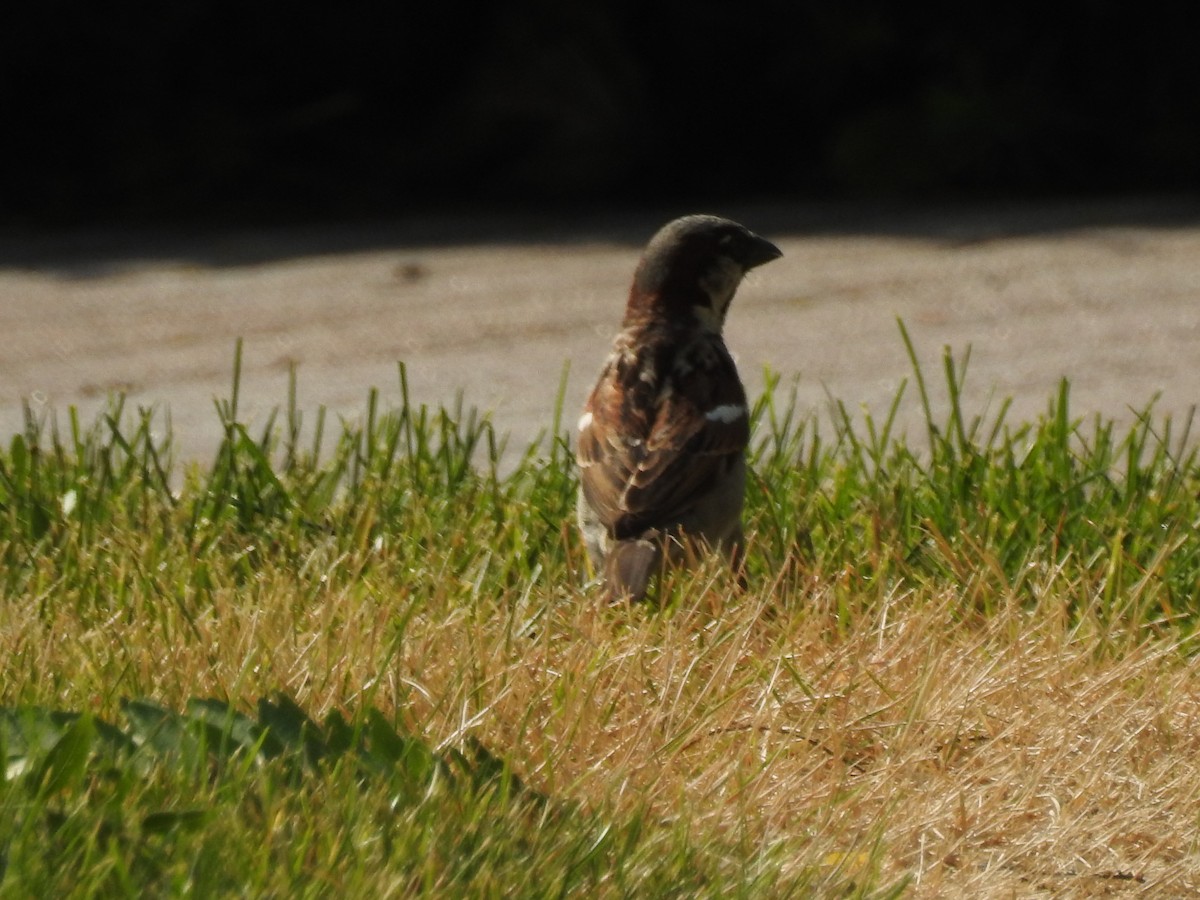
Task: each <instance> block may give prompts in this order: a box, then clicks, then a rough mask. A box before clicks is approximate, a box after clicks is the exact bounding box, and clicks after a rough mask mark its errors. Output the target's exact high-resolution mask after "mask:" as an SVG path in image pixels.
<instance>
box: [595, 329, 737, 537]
mask: <svg viewBox="0 0 1200 900" xmlns="http://www.w3.org/2000/svg"><path fill="white" fill-rule="evenodd" d="M682 352H688V353H689V357H688V358H689V360H690V362H691V366H690V367H684V368H683V369H675V368H671V369H669V370H667V372H668V374H666V375H665V376H664V378H663V380H662V382H661V383H660V385H658V386H657V389H656V390H655V391H653V392H651V391H647V390H642V389H640V388H641V387H642V385H643V384H645V379H642V380H641V382H640V383H639V384H622V383H621V378H620V374H621V373H619V372H616V371H615V370H614V368H613V367H612V366H610V367H609V369H608V370H606V372H605V373H604V375H602V377H601V380H600V382H599V383H598V384H597V386H596V390H595V391H594V392H593V394H592V398H591V400H589V404H588V410H589V412H590V413H591V416H592V417H591V420H590V422H589V423H588V424H587V425H586V426H585V427H584V428H582V429H581V430H580V435H579V450H578V456H579V463H580V471H581V478H582V484H583V491H584V496H585V498H586V499H587V500H588V502H589V503H590V504H591V506H592V508H593V509H595V510H596V511H597V513H598V515H599V516H600V519H601V521H603V522H604V524H605V525H606V527H607V528H608V529H609V532H610V534H612V536H613V537H615V538H617V539H618V540H621V539H625V538H630V537H637V536H639V535H640V534H642V533H643V532H645V531H646V530H648V529H652V528H663V527H670V526H671V525H673V524H675V523H676V521H677V520H678V519H679V517H680V516H681V515H683V513H685V512H686V511H687V510H688V508H689V507H690V506H691V505H692V504H693V503H694V502H695V500H696V498H697V497H698V496H701V495H702V494H703V493H704V492H706V491H707V490H709V489H710V488H711V487H712V485H713V483H714V481H715V480H716V479H717V478H718V477H719V476H721V475H723V474H725V473H726V472H727V471H728V467H729V461H730V458H731V457H736V456H738V455H740V454H741V453H742V452H743V451H744V450H745V448H746V445H747V443H748V442H749V439H750V425H749V420H748V417H747V414H746V396H745V391H744V390H743V389H742V385H741V382H740V380H739V379H738V376H737V370H736V368H735V367H734V364H733V360H732V359H731V358H730V357H729V353H728V351H726V350H725V348H724V345H723V344H720V343H719V341H717V340H713V341H710V342H706V344H705V345H702V346H700V347H699V348H697V347H696V346H694V345H693V346H690V347H688V348H684V350H683V351H682ZM677 374H678V377H676V375H677ZM714 413H715V414H714Z"/></svg>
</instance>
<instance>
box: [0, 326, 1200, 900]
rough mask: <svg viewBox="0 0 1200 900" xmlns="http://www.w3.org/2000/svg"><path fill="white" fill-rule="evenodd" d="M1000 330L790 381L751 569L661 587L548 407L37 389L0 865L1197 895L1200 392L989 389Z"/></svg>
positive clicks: (170, 891)
mask: <svg viewBox="0 0 1200 900" xmlns="http://www.w3.org/2000/svg"><path fill="white" fill-rule="evenodd" d="M901 336H902V338H903V340H904V341H905V342H906V344H907V342H908V336H907V333H906V332H904V330H903V327H901ZM909 350H910V355H913V354H911V345H910V346H909ZM238 359H240V354H239V355H238ZM968 360H969V352H967V353H963V354H961V355H959V356H958V357H955V356H954V355H952V354H951V353H949V352H947V353H946V354H945V356H944V358H943V368H942V370H941V371H940V372H939V373H938V374H937V377H936V378H934V377H930V376H929V374H928V373H924V372H922V371H921V369H920V368H919V367H918V366H917V364H916V362H915V355H914V365H913V374H912V377H911V378H910V380H909V382H908V384H907V385H906V386H905V388H903V389H902V390H901V391H900V392H899V393H898V394H897V396H896V400H895V404H894V405H893V407H892V408H891V409H890V410H889V411H887V412H886V413H885V414H884V415H883V416H880V417H876V418H873V417H872V416H870V415H869V414H867V413H864V412H859V411H857V410H856V409H854V408H853V407H852V406H848V405H846V404H844V403H841V402H838V401H836V400H831V402H830V404H829V408H828V409H826V410H808V409H800V408H798V407H797V404H796V403H795V401H794V398H792V397H790V396H789V392H788V388H787V385H785V384H781V383H780V382H779V380H778V379H772V378H768V389H767V391H766V392H765V393H764V395H763V396H762V397H761V398H760V399H759V400H758V402H757V404H756V408H755V412H754V421H755V429H754V435H755V438H754V449H753V454H752V469H753V472H754V476H753V477H752V479H751V484H750V488H749V492H748V499H747V502H748V518H749V529H748V531H749V535H750V542H749V563H748V564H749V568H750V573H749V586H748V588H747V589H746V590H739V589H738V588H737V587H736V585H735V583H734V581H733V580H732V579H731V578H730V577H729V576H728V574H727V573H725V572H724V571H722V569H721V568H720V567H719V566H718V565H715V564H712V565H707V566H704V567H701V568H700V569H699V570H697V571H691V572H680V573H676V574H674V575H672V576H670V577H668V578H666V579H665V580H664V582H663V583H662V584H661V585H660V586H659V589H658V591H657V594H656V596H655V598H654V601H653V602H649V603H645V604H641V605H637V606H632V607H630V606H616V607H608V606H604V605H602V604H601V603H600V602H599V600H598V599H597V592H596V591H595V590H594V589H593V588H592V587H590V586H589V584H588V578H589V573H588V572H587V570H586V562H585V557H586V554H585V553H584V552H583V549H582V546H581V543H580V541H579V539H578V537H577V535H576V534H575V532H574V530H573V526H572V524H571V518H572V510H573V503H574V490H575V475H574V471H573V468H572V459H571V450H570V447H569V444H568V436H567V435H566V434H565V432H564V429H563V428H562V427H561V424H562V423H561V422H560V421H559V420H558V418H557V417H556V420H555V421H553V422H551V423H547V431H546V433H545V434H544V436H543V437H542V438H541V439H540V440H539V441H538V442H537V443H535V444H534V445H533V446H531V447H529V448H505V447H504V442H503V440H502V439H501V438H500V437H499V436H497V435H496V434H495V433H494V431H493V429H492V427H491V425H490V423H489V421H488V419H487V417H486V416H483V415H479V414H477V413H475V412H474V411H472V410H469V409H466V408H463V407H462V406H461V405H459V406H457V407H455V408H452V409H427V408H425V407H418V406H415V405H413V404H410V403H408V402H405V403H403V404H402V405H400V406H399V407H398V408H396V409H389V410H384V409H380V408H379V404H378V402H377V401H376V399H375V395H374V394H373V393H372V394H371V395H369V396H368V398H367V401H366V406H365V410H364V413H363V416H362V419H361V421H359V422H354V423H338V424H336V425H335V424H334V423H331V422H328V421H326V420H325V419H324V417H323V416H320V415H318V416H316V417H315V418H314V419H313V420H311V421H307V420H305V417H304V415H303V414H302V413H301V412H300V405H299V403H298V401H297V398H296V397H295V394H294V390H293V392H292V393H291V395H290V396H289V397H288V398H287V400H286V403H285V404H284V405H283V406H281V408H280V411H279V414H278V416H276V417H275V418H274V419H273V421H272V422H270V423H268V424H267V426H266V427H265V428H263V429H261V430H258V431H256V432H254V433H251V432H250V431H248V430H247V428H246V427H245V426H244V425H242V424H241V422H240V420H239V417H238V400H237V390H238V383H239V372H238V368H239V363H237V362H235V367H234V368H235V371H234V378H233V387H232V389H231V394H230V397H229V398H228V399H226V400H223V401H220V402H219V403H218V404H217V408H216V410H215V411H214V415H215V416H218V417H219V419H220V422H221V425H222V427H223V428H224V434H225V439H224V442H223V443H222V445H221V448H220V450H219V452H218V453H217V455H216V458H215V459H214V460H213V461H212V463H211V465H209V466H206V467H203V468H200V467H192V468H187V469H181V468H180V467H178V466H177V465H176V464H175V463H174V462H173V460H172V452H171V438H170V422H169V417H168V415H167V413H166V412H165V411H163V410H131V409H128V408H127V407H126V406H125V404H124V403H123V401H122V400H121V399H120V398H114V400H113V402H112V405H111V409H110V411H109V412H108V414H106V415H105V416H103V417H101V418H100V419H99V420H98V421H96V422H94V423H83V422H80V421H79V420H78V417H77V416H75V415H74V414H72V413H70V412H69V411H61V412H60V417H59V418H57V419H53V418H52V419H49V420H45V419H42V420H39V419H37V418H35V417H34V415H33V414H32V413H31V414H30V415H29V416H28V420H29V421H28V424H27V428H26V432H25V433H24V434H22V435H18V436H16V437H14V438H13V439H12V440H11V442H9V444H8V446H7V447H5V448H3V449H2V450H0V584H2V585H3V595H2V598H0V754H2V755H3V757H4V761H5V767H4V769H3V771H2V773H0V774H2V780H0V896H2V897H10V896H11V897H26V896H44V897H50V896H64V897H66V896H112V895H116V896H124V895H138V896H155V895H158V896H162V895H168V896H176V895H195V896H212V895H224V894H237V895H247V896H289V897H290V896H330V895H338V894H342V895H345V896H372V897H387V896H411V895H420V894H425V895H433V896H480V895H483V896H493V895H517V896H551V895H554V896H561V895H564V894H569V895H586V896H630V895H632V896H667V895H669V896H712V897H717V896H720V897H726V896H746V897H770V896H783V895H791V896H803V897H807V896H839V897H842V896H862V897H886V896H926V897H936V896H945V897H962V896H972V897H993V896H994V897H1010V896H1018V897H1026V896H1028V897H1033V896H1056V897H1057V896H1079V897H1090V896H1097V895H1121V894H1128V895H1129V896H1135V895H1137V896H1141V895H1147V894H1149V895H1157V896H1172V897H1188V896H1200V852H1198V849H1200V848H1198V847H1197V825H1198V822H1200V768H1198V767H1197V766H1196V764H1195V760H1196V759H1197V758H1200V680H1198V679H1197V677H1196V674H1197V673H1196V668H1197V664H1196V649H1197V648H1196V643H1195V626H1196V618H1197V614H1198V613H1200V541H1198V540H1197V538H1196V530H1197V527H1198V526H1200V496H1198V495H1200V464H1198V461H1197V457H1196V453H1195V451H1194V450H1193V449H1192V447H1193V443H1194V442H1193V441H1192V440H1190V439H1189V434H1188V425H1189V424H1190V423H1188V422H1182V423H1180V422H1171V421H1169V420H1167V419H1165V418H1159V417H1156V416H1155V414H1154V412H1153V406H1152V404H1148V405H1147V406H1146V407H1145V411H1144V413H1143V414H1142V415H1141V416H1140V417H1139V418H1138V421H1137V423H1136V424H1135V425H1134V426H1133V427H1131V428H1129V429H1128V430H1125V431H1121V432H1119V433H1118V432H1117V430H1116V429H1115V428H1114V426H1113V425H1112V424H1111V423H1109V422H1106V421H1104V420H1102V419H1092V420H1088V421H1080V420H1077V419H1075V418H1073V417H1072V414H1071V411H1070V405H1069V401H1070V392H1069V386H1068V385H1067V383H1066V382H1064V383H1063V384H1062V386H1061V388H1060V390H1059V391H1058V392H1057V394H1056V395H1055V396H1053V397H1050V398H1048V399H1047V407H1046V412H1045V414H1044V415H1042V416H1041V417H1039V418H1037V419H1036V420H1035V421H1030V422H1009V421H1007V419H1006V415H1005V412H1006V408H1005V405H1004V404H1003V403H1001V404H998V405H997V406H996V408H995V409H993V410H989V411H983V412H981V413H978V414H975V413H973V412H971V411H968V410H965V409H963V408H962V403H961V402H960V400H959V397H960V390H961V387H962V383H963V380H964V378H965V377H966V368H967V362H968ZM399 377H400V379H401V385H402V393H403V395H404V396H405V397H407V392H406V391H404V390H403V388H404V381H405V371H404V369H403V367H401V368H400V372H399ZM934 392H938V393H939V394H940V393H943V392H944V393H946V394H947V395H948V399H949V401H950V402H949V408H950V410H951V412H950V414H949V415H948V417H946V419H945V420H944V421H936V422H935V421H934V420H933V416H932V413H929V412H928V411H929V410H931V409H932V408H933V407H934V404H932V403H931V402H930V396H931V394H933V393H934ZM1135 399H1136V398H1135ZM909 401H912V402H919V403H922V404H923V405H924V408H925V410H926V411H927V416H926V423H927V430H926V432H925V433H922V434H915V435H913V434H907V435H906V434H897V433H895V432H894V429H893V427H892V423H893V420H894V415H895V412H896V410H897V409H899V406H900V404H901V403H902V402H909ZM561 406H562V404H561V398H560V404H559V408H560V410H561ZM562 418H563V419H564V420H571V419H573V416H572V415H570V414H569V411H567V412H564V413H563V415H562Z"/></svg>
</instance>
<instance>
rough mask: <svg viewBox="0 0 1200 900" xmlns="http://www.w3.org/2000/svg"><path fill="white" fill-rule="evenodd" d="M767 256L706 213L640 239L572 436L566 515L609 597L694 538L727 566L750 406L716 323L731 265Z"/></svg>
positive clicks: (682, 553)
mask: <svg viewBox="0 0 1200 900" xmlns="http://www.w3.org/2000/svg"><path fill="white" fill-rule="evenodd" d="M781 255H782V254H781V252H780V250H779V248H778V247H776V246H775V245H774V244H772V243H771V242H770V241H768V240H766V239H764V238H762V237H759V236H758V235H757V234H754V233H753V232H751V231H749V230H748V229H746V228H745V227H743V226H741V225H739V224H737V223H736V222H731V221H730V220H728V219H723V218H720V217H718V216H708V215H695V216H684V217H683V218H680V219H675V220H674V221H672V222H668V223H667V224H666V225H664V226H663V227H662V228H661V229H660V230H659V231H658V232H657V233H656V234H655V235H654V237H652V238H651V239H650V242H649V244H647V245H646V249H645V251H644V252H643V254H642V258H641V261H640V262H639V263H638V266H637V269H636V270H635V272H634V275H633V284H632V286H631V287H630V289H629V300H628V302H627V303H626V306H625V317H624V319H623V321H622V322H621V330H620V332H619V333H618V334H617V336H616V338H615V340H614V341H613V345H612V351H611V353H610V354H609V356H608V358H607V360H606V361H605V363H604V366H603V369H602V370H601V372H600V378H599V380H598V381H597V382H596V386H595V387H594V388H593V389H592V392H591V394H590V396H589V397H588V400H587V403H586V404H585V405H584V408H583V414H582V416H581V417H580V419H579V429H578V430H579V433H578V441H577V448H576V449H577V452H576V461H577V463H578V465H579V493H578V496H577V501H576V518H577V519H578V524H579V529H580V531H581V533H582V535H583V539H584V543H585V544H586V546H587V551H588V555H589V557H590V558H591V560H592V564H593V566H594V567H595V569H596V570H597V571H598V572H600V573H601V574H602V575H603V578H604V583H605V592H606V596H607V599H608V600H609V601H610V602H614V601H617V600H621V599H625V598H627V599H629V600H633V601H638V600H642V599H643V598H644V597H645V596H646V592H647V590H648V587H649V584H650V580H651V579H652V578H653V577H654V575H655V574H657V573H658V572H659V570H660V569H661V568H662V566H663V565H664V564H666V563H672V564H676V563H680V562H685V561H690V560H692V559H694V558H695V557H696V555H697V554H698V553H699V552H703V551H706V550H715V551H718V552H722V553H724V554H727V555H728V556H729V558H730V561H731V562H732V564H733V566H734V569H735V571H739V570H740V563H741V555H742V504H743V501H744V495H745V482H746V446H747V444H748V443H749V441H750V415H749V409H748V407H747V405H746V391H745V388H743V387H742V382H741V379H740V378H739V377H738V373H737V367H736V366H735V365H734V362H733V358H732V357H731V356H730V354H729V350H728V348H726V346H725V340H724V338H723V337H722V335H721V332H722V328H723V326H724V324H725V315H726V313H727V312H728V311H729V304H730V302H731V301H732V300H733V295H734V293H735V292H736V291H737V288H738V285H739V284H741V281H742V277H743V276H744V275H745V274H746V273H747V272H748V271H750V270H751V269H753V268H755V267H756V266H761V265H763V264H764V263H768V262H770V261H771V260H773V259H778V258H779V257H780V256H781Z"/></svg>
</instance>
